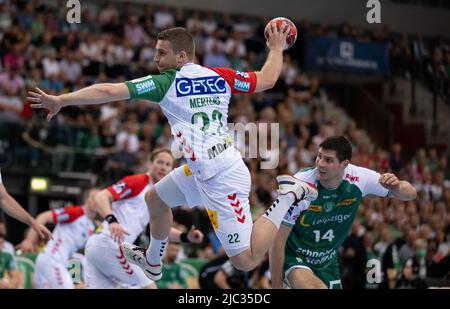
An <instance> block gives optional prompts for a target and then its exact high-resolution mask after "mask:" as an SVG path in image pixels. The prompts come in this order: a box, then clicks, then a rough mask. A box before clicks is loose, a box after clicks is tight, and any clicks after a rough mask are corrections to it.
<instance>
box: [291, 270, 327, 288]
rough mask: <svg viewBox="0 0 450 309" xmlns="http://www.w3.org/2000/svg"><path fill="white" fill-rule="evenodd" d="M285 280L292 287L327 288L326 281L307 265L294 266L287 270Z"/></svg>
mask: <svg viewBox="0 0 450 309" xmlns="http://www.w3.org/2000/svg"><path fill="white" fill-rule="evenodd" d="M285 280H286V281H287V284H288V286H289V287H290V288H291V289H326V288H327V286H326V285H325V283H324V282H323V281H322V280H321V279H320V278H319V277H318V276H316V275H315V274H314V273H313V271H312V270H311V269H310V268H309V267H306V266H294V267H291V268H290V269H288V270H287V271H286V274H285Z"/></svg>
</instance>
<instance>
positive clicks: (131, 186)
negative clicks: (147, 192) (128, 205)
mask: <svg viewBox="0 0 450 309" xmlns="http://www.w3.org/2000/svg"><path fill="white" fill-rule="evenodd" d="M149 183H150V177H149V176H148V175H147V174H138V175H131V176H126V177H124V178H122V179H121V180H119V181H118V182H116V183H115V184H113V185H112V186H109V187H108V188H107V190H108V191H109V192H110V193H111V194H112V195H113V197H114V200H115V201H116V200H119V199H125V198H130V197H133V196H136V195H138V194H140V193H141V192H142V190H144V189H145V187H146V186H147V185H148V184H149Z"/></svg>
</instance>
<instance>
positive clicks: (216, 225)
mask: <svg viewBox="0 0 450 309" xmlns="http://www.w3.org/2000/svg"><path fill="white" fill-rule="evenodd" d="M206 211H207V212H208V217H209V220H210V221H211V224H212V226H213V227H214V230H217V229H218V228H219V223H218V221H217V211H216V210H211V209H209V208H206Z"/></svg>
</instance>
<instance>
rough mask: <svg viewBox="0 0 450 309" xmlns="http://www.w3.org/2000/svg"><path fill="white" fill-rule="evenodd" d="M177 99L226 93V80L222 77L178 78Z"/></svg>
mask: <svg viewBox="0 0 450 309" xmlns="http://www.w3.org/2000/svg"><path fill="white" fill-rule="evenodd" d="M175 89H176V92H177V97H185V96H189V95H204V94H220V93H226V92H227V88H226V87H225V80H224V79H223V78H222V77H221V76H207V77H200V78H177V79H176V82H175Z"/></svg>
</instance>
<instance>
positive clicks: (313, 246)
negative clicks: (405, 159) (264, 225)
mask: <svg viewBox="0 0 450 309" xmlns="http://www.w3.org/2000/svg"><path fill="white" fill-rule="evenodd" d="M294 176H295V177H296V178H298V179H301V180H304V181H307V182H310V183H313V184H315V185H316V186H317V188H318V190H319V195H318V198H317V199H316V200H314V201H312V202H308V201H301V202H300V203H302V204H301V205H299V206H297V207H291V208H290V209H289V211H288V212H287V214H286V216H285V217H284V220H283V224H285V225H287V226H291V227H293V229H292V231H291V233H290V235H289V237H288V239H287V241H286V249H285V253H286V255H290V256H295V257H296V258H297V261H299V262H301V263H306V264H310V265H312V266H321V265H326V264H328V263H330V262H331V261H332V260H333V259H334V258H335V257H336V249H338V248H339V247H340V246H341V244H342V243H343V242H344V240H345V239H346V238H347V236H348V234H349V232H350V229H351V226H352V223H353V219H354V218H355V215H356V212H357V210H358V207H359V205H360V203H361V200H362V198H363V197H364V196H366V195H369V194H372V195H377V196H387V195H388V193H389V190H388V189H386V188H384V187H383V186H381V185H380V184H379V183H378V180H379V178H380V174H379V173H377V172H375V171H372V170H369V169H367V168H362V167H358V166H355V165H352V164H349V165H348V166H347V168H346V169H345V172H344V176H343V179H342V183H341V184H340V185H339V186H338V187H337V188H336V189H334V190H328V189H326V188H324V187H323V186H322V185H321V184H320V182H319V181H318V180H317V168H311V169H308V170H304V171H300V172H298V173H297V174H295V175H294ZM302 209H306V210H304V211H303V212H301V210H302Z"/></svg>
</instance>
